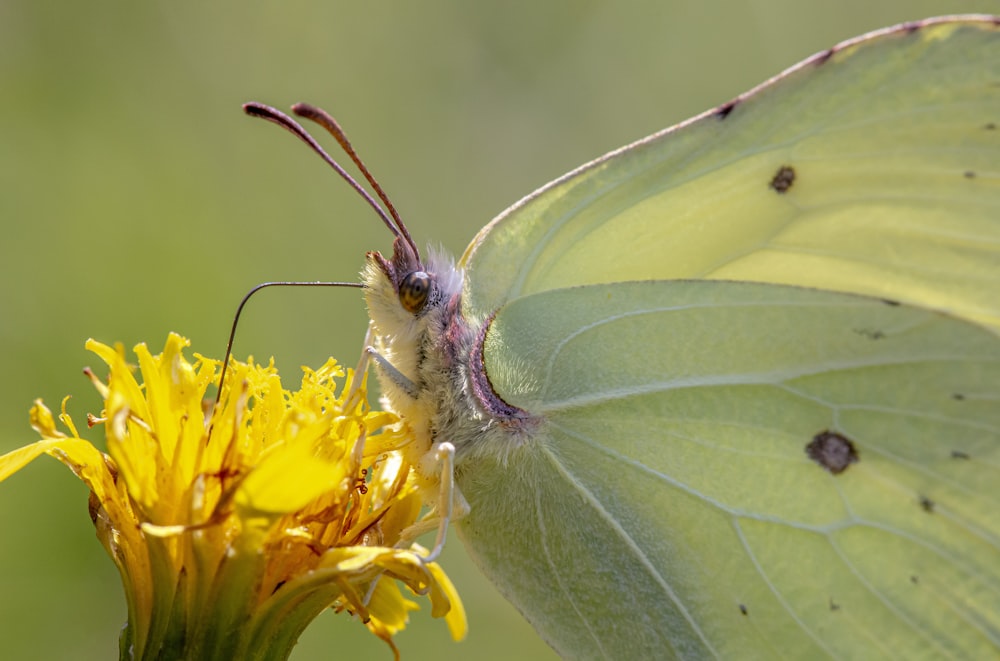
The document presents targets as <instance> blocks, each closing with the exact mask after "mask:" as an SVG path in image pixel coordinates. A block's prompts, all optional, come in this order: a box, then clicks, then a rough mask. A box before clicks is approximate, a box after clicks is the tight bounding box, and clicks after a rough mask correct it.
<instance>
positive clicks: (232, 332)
mask: <svg viewBox="0 0 1000 661" xmlns="http://www.w3.org/2000/svg"><path fill="white" fill-rule="evenodd" d="M267 287H354V288H355V289H364V285H362V284H361V283H360V282H326V281H323V280H317V281H315V282H297V281H294V280H280V281H275V282H262V283H260V284H259V285H257V286H255V287H254V288H253V289H251V290H250V291H248V292H247V293H246V296H244V297H243V300H241V301H240V304H239V306H237V308H236V314H235V315H233V326H232V328H230V329H229V341H228V342H226V356H225V357H224V358H223V359H222V372H221V373H220V374H219V387H218V390H216V393H215V405H214V406H212V411H213V412H214V411H215V410H216V409H217V408H219V400H220V399H221V398H222V384H223V383H225V382H226V381H225V380H226V371H227V370H228V369H229V358H230V356H232V355H233V340H235V339H236V326H237V325H238V324H239V322H240V315H241V314H243V308H244V306H246V304H247V301H249V300H250V297H251V296H253V295H254V294H256V293H257V292H259V291H260V290H261V289H266V288H267ZM211 435H212V434H211V431H209V438H211Z"/></svg>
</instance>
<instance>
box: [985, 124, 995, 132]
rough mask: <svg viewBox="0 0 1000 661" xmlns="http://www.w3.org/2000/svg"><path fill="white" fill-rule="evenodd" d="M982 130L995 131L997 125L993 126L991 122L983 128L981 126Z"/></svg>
mask: <svg viewBox="0 0 1000 661" xmlns="http://www.w3.org/2000/svg"><path fill="white" fill-rule="evenodd" d="M983 128H984V129H986V130H987V131H995V130H996V129H997V125H996V124H994V123H993V122H990V123H988V124H986V125H985V126H983Z"/></svg>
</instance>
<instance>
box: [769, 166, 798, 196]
mask: <svg viewBox="0 0 1000 661" xmlns="http://www.w3.org/2000/svg"><path fill="white" fill-rule="evenodd" d="M793 183H795V169H794V168H793V167H792V166H791V165H782V166H781V167H780V168H778V171H777V172H776V173H775V174H774V177H772V178H771V188H773V189H774V190H776V191H777V192H779V193H784V192H786V191H787V190H788V189H789V188H791V187H792V184H793Z"/></svg>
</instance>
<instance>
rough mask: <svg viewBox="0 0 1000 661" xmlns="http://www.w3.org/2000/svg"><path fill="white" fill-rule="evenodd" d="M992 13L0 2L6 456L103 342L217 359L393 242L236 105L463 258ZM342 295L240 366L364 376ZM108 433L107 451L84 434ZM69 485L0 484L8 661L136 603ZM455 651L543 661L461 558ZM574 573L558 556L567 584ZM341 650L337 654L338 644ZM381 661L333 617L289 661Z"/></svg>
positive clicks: (423, 642) (753, 5)
mask: <svg viewBox="0 0 1000 661" xmlns="http://www.w3.org/2000/svg"><path fill="white" fill-rule="evenodd" d="M998 9H1000V3H998V2H997V0H989V1H975V0H968V1H966V2H952V1H948V0H891V1H890V0H880V1H879V2H872V1H871V0H844V1H842V2H838V3H831V2H813V1H803V0H751V1H748V2H743V3H738V4H737V3H729V4H727V5H725V6H724V7H723V5H722V4H721V3H712V2H704V1H703V0H701V1H699V0H684V1H674V2H663V1H662V0H661V1H650V2H631V1H630V2H616V3H599V2H596V1H593V0H591V1H577V2H568V1H558V2H546V3H539V2H524V1H517V2H502V3H500V2H497V3H471V2H466V1H463V0H431V1H425V2H420V3H403V2H388V3H360V2H353V3H346V2H345V3H336V2H302V1H300V0H293V1H291V2H285V3H263V2H192V1H190V0H181V1H177V0H174V1H170V2H167V1H165V0H164V1H157V2H136V3H128V2H113V1H108V0H96V1H93V2H87V3H76V2H68V1H63V2H32V1H30V0H4V1H3V2H0V94H2V98H3V103H2V104H0V223H2V229H3V231H2V241H0V310H2V312H0V314H2V323H0V337H2V345H0V346H2V347H3V349H2V350H3V367H4V371H5V373H6V377H5V378H3V379H2V380H0V389H2V391H0V392H2V397H0V401H2V402H3V405H2V406H0V452H6V451H8V450H11V449H14V448H16V447H18V446H20V445H23V444H26V443H28V442H30V441H32V440H34V438H33V434H32V431H31V430H30V428H29V427H28V424H27V420H28V418H27V411H28V407H29V406H30V404H31V401H32V399H33V398H35V397H43V398H44V399H45V400H46V401H47V402H48V403H49V405H50V406H52V407H53V408H54V409H56V408H58V405H59V401H60V399H61V398H62V397H63V395H65V394H69V393H73V394H75V397H74V399H73V400H72V401H71V403H70V411H71V413H72V414H73V415H74V416H75V418H76V420H78V421H83V420H84V417H85V414H86V412H87V411H95V412H97V411H98V410H99V407H100V404H99V400H98V399H97V397H96V396H95V395H94V394H93V392H92V389H91V387H90V386H89V384H88V382H87V381H86V380H85V379H84V378H83V376H82V375H81V371H80V370H81V368H82V367H83V366H84V365H89V364H95V363H96V360H95V359H94V358H93V357H91V356H90V355H88V354H87V353H86V352H85V351H84V349H83V342H84V340H85V339H86V338H87V337H90V336H93V337H96V338H98V339H101V340H103V341H106V342H109V341H121V342H124V343H125V344H126V346H132V345H133V344H134V343H136V342H139V341H146V342H148V343H149V344H150V345H152V346H153V347H154V348H159V347H162V343H163V340H164V338H165V336H166V333H167V332H168V331H171V330H174V331H178V332H180V333H182V334H184V335H186V336H187V337H189V338H191V339H192V340H193V342H194V349H195V350H197V351H200V352H203V353H206V354H209V355H213V356H217V357H221V355H222V352H223V350H224V343H225V338H226V334H227V332H228V327H229V324H230V321H231V318H232V314H233V311H234V308H235V307H236V304H237V302H238V301H239V299H240V297H241V296H242V295H243V294H244V293H245V292H246V291H247V290H248V289H249V288H250V287H251V286H252V285H254V284H256V283H258V282H261V281H264V280H274V279H353V278H355V277H356V274H357V271H358V269H359V268H360V267H361V264H362V256H363V253H364V252H365V251H366V250H371V249H380V250H388V249H389V247H390V240H389V236H388V234H387V232H386V231H385V230H384V229H383V228H382V226H381V225H380V224H379V222H378V221H377V219H376V218H375V216H374V215H373V214H372V213H371V212H370V211H369V210H368V209H367V208H366V207H365V206H364V205H363V204H362V203H361V202H360V201H359V199H358V197H357V196H356V195H355V194H353V193H352V192H351V191H350V190H349V189H348V188H347V187H346V186H345V185H344V184H342V183H341V182H340V181H339V180H338V179H337V178H336V177H335V176H334V175H333V173H332V172H330V171H329V170H328V168H326V166H324V165H322V164H321V163H320V162H319V160H318V159H316V158H315V156H313V155H312V154H310V153H309V152H308V151H307V150H306V149H304V148H303V147H302V145H300V144H299V143H298V142H297V141H295V140H294V139H293V138H291V137H290V136H289V135H287V134H285V133H283V132H281V131H279V130H278V129H277V128H276V127H273V126H271V125H268V124H266V123H264V122H260V121H254V120H251V119H249V118H246V117H244V116H243V115H242V113H241V111H240V104H241V103H242V102H244V101H247V100H251V99H253V100H259V101H263V102H267V103H271V104H275V105H278V106H281V107H287V106H288V105H290V104H291V103H293V102H295V101H300V100H301V101H310V102H312V103H316V104H319V105H322V106H323V107H325V108H327V109H328V110H330V111H331V112H332V113H334V114H335V115H336V116H337V118H338V119H339V120H340V121H341V122H342V124H343V125H344V127H345V128H346V129H347V130H348V132H349V135H350V136H351V137H352V140H353V141H354V143H355V145H356V146H357V147H358V148H359V149H360V151H361V153H362V154H363V156H364V157H365V159H366V160H367V162H368V164H369V166H370V167H372V169H373V170H374V171H375V173H376V175H377V176H378V177H379V178H380V180H381V181H382V183H383V185H384V186H385V188H386V189H387V191H388V192H389V194H390V195H391V196H392V198H393V200H394V201H395V204H396V205H397V207H398V208H399V209H400V211H401V213H402V214H403V216H404V218H405V219H406V220H407V222H408V223H409V226H410V228H411V230H412V232H413V233H414V235H415V237H416V238H417V240H418V242H419V243H420V244H421V245H423V244H426V243H428V242H433V243H435V244H442V245H444V247H446V248H447V249H448V250H450V251H452V252H455V253H460V252H461V250H462V249H463V248H464V246H465V244H466V243H467V242H468V241H469V240H470V239H471V238H472V236H473V235H474V234H475V232H476V231H477V230H478V229H479V228H480V227H481V226H482V225H484V224H485V223H486V222H487V221H488V220H489V219H490V218H492V217H493V216H494V215H496V214H497V213H498V212H499V211H501V210H502V209H504V208H505V207H506V206H508V205H509V204H511V203H513V202H514V201H516V200H517V199H519V198H520V197H521V196H523V195H525V194H527V193H529V192H530V191H531V190H533V189H534V188H536V187H538V186H540V185H542V184H544V183H545V182H547V181H548V180H550V179H553V178H554V177H556V176H558V175H560V174H562V173H563V172H565V171H567V170H569V169H570V168H573V167H575V166H576V165H578V164H580V163H582V162H583V161H585V160H589V159H591V158H594V157H596V156H598V155H600V154H602V153H604V152H606V151H608V150H610V149H612V148H615V147H618V146H620V145H622V144H625V143H626V142H629V141H632V140H634V139H637V138H640V137H642V136H644V135H646V134H648V133H651V132H653V131H655V130H657V129H660V128H663V127H665V126H667V125H670V124H673V123H676V122H678V121H680V120H682V119H684V118H686V117H688V116H689V115H692V114H694V113H696V112H700V111H702V110H704V109H706V108H708V107H710V106H714V105H717V104H719V103H722V102H724V101H727V100H728V99H730V98H731V97H733V96H735V95H736V94H738V93H740V92H743V91H744V90H746V89H748V88H750V87H751V86H753V85H755V84H757V83H759V82H760V81H762V80H764V79H765V78H767V77H769V76H771V75H773V74H775V73H777V72H778V71H780V70H782V69H783V68H785V67H786V66H789V65H791V64H793V63H794V62H796V61H798V60H800V59H802V58H803V57H806V56H808V55H810V54H811V53H813V52H815V51H817V50H821V49H823V48H826V47H828V46H831V45H833V44H835V43H837V42H838V41H840V40H842V39H845V38H848V37H852V36H854V35H856V34H860V33H862V32H865V31H868V30H871V29H875V28H879V27H882V26H885V25H890V24H893V23H897V22H900V21H903V20H910V19H916V18H921V17H924V16H930V15H936V14H945V13H956V12H969V11H997V10H998ZM365 324H366V317H365V313H364V308H363V304H362V302H361V297H360V295H359V294H358V292H357V291H355V290H342V291H336V290H301V291H290V290H270V291H267V292H265V293H263V294H261V295H260V296H259V297H258V298H257V299H256V300H255V301H254V302H253V304H252V305H251V306H250V307H249V309H248V311H247V313H246V315H245V317H244V321H243V323H242V325H241V327H240V331H239V337H238V339H237V343H236V354H237V356H240V357H242V358H245V357H246V355H247V354H253V355H255V356H256V357H258V358H261V359H266V358H267V357H268V356H271V355H273V356H275V357H276V359H277V361H278V365H279V367H280V368H281V369H282V371H283V372H284V373H285V374H286V378H292V379H295V378H297V374H298V366H299V365H301V364H309V365H313V366H316V365H319V364H321V363H322V362H323V360H324V359H325V358H326V356H328V355H334V356H336V357H338V358H339V359H340V360H342V361H344V362H346V363H349V364H353V363H354V361H355V360H356V358H357V356H358V355H359V351H360V350H361V343H362V336H363V334H364V330H365ZM97 437H98V435H96V434H95V435H94V438H97ZM86 507H87V494H86V491H85V489H84V488H83V487H82V485H81V484H80V483H78V482H77V480H75V479H74V478H73V477H72V475H70V474H69V472H68V471H67V470H66V469H65V468H63V467H62V466H61V465H59V464H57V462H55V461H52V460H50V459H48V458H43V459H42V460H40V461H38V462H36V464H34V465H32V466H30V467H29V468H28V469H26V470H24V471H23V472H22V473H20V474H18V475H16V476H14V477H13V478H11V479H10V480H8V481H7V482H5V483H3V484H0V584H2V585H3V588H2V590H0V640H2V643H0V645H2V648H0V657H3V658H4V659H28V658H33V659H34V658H45V659H108V658H113V657H114V656H115V655H116V654H117V652H116V650H117V648H116V639H117V635H118V631H119V628H120V627H121V625H122V623H123V621H124V600H123V597H122V595H121V589H120V586H119V580H118V576H117V574H116V572H115V570H114V568H113V565H112V563H111V562H110V560H109V559H108V558H106V557H105V556H104V552H103V550H102V549H101V547H100V546H99V544H98V542H97V541H96V539H95V537H94V532H93V528H92V526H91V524H90V521H89V519H88V517H87V509H86ZM443 562H444V566H445V568H446V569H447V570H448V572H449V574H450V575H451V576H452V577H453V579H454V581H455V582H456V584H457V585H458V588H459V591H460V592H461V594H462V595H463V597H464V599H465V601H466V605H467V608H468V611H469V620H470V633H469V637H468V639H467V640H466V641H465V642H463V643H460V644H454V643H452V642H450V639H449V637H448V634H447V630H446V628H445V626H444V624H443V622H435V621H431V620H430V618H429V616H428V615H427V614H426V609H425V611H424V612H421V613H419V614H417V615H416V616H415V618H414V619H415V622H414V623H413V624H412V625H411V627H410V628H409V629H408V630H407V631H406V632H404V633H403V634H402V635H400V636H399V637H398V639H397V642H398V645H399V646H400V648H401V649H402V651H403V655H404V658H406V659H431V658H433V659H437V660H443V659H465V658H477V659H509V658H518V659H521V660H523V661H527V660H528V659H536V658H538V659H542V658H552V656H553V655H552V653H551V652H550V651H548V649H547V648H546V647H545V646H544V645H543V644H542V643H540V642H539V641H538V639H537V637H536V636H535V635H534V633H533V632H532V631H531V629H530V628H529V627H528V626H527V625H526V624H524V623H523V622H522V621H521V620H520V618H519V616H518V615H517V614H516V613H515V612H514V611H513V609H512V608H511V607H510V606H508V605H507V604H506V603H505V602H503V601H502V600H501V599H500V598H499V597H498V596H497V595H496V593H495V592H494V590H493V589H492V588H491V587H490V585H489V584H488V583H486V582H485V580H484V579H483V578H481V577H480V576H479V575H478V574H477V573H476V571H475V569H474V568H473V567H472V566H470V564H469V563H468V561H467V560H466V559H465V556H464V553H463V551H462V549H461V546H460V544H459V543H458V542H457V540H454V539H453V540H452V543H451V545H450V547H449V548H448V550H447V553H446V556H445V558H444V560H443ZM566 570H567V571H572V567H567V568H566ZM345 645H348V646H349V647H346V648H345V647H344V646H345ZM348 655H349V656H350V658H375V659H390V658H391V655H390V653H389V651H388V649H387V648H385V647H384V645H382V643H381V642H379V641H377V640H376V639H374V638H373V637H371V636H369V635H368V634H367V633H366V632H365V631H364V630H363V627H361V626H360V625H359V624H358V623H357V622H355V621H351V620H350V619H349V618H348V617H346V616H339V617H335V616H333V615H326V616H324V617H321V618H320V619H319V620H318V621H317V622H316V623H315V624H314V625H313V626H312V627H311V628H310V630H309V631H308V632H307V634H306V635H305V637H304V638H303V640H302V641H301V643H300V646H299V648H298V649H297V650H296V653H295V654H294V656H293V658H296V659H328V658H338V657H339V658H346V657H347V656H348Z"/></svg>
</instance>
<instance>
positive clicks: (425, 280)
mask: <svg viewBox="0 0 1000 661" xmlns="http://www.w3.org/2000/svg"><path fill="white" fill-rule="evenodd" d="M430 292H431V276H429V275H427V274H426V273H424V272H423V271H414V272H412V273H408V274H407V275H406V277H405V278H403V281H402V282H401V283H399V303H400V304H401V305H402V306H403V307H404V308H405V309H406V311H407V312H409V313H410V314H417V313H418V312H420V311H421V310H423V309H424V306H425V305H427V297H428V295H430Z"/></svg>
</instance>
